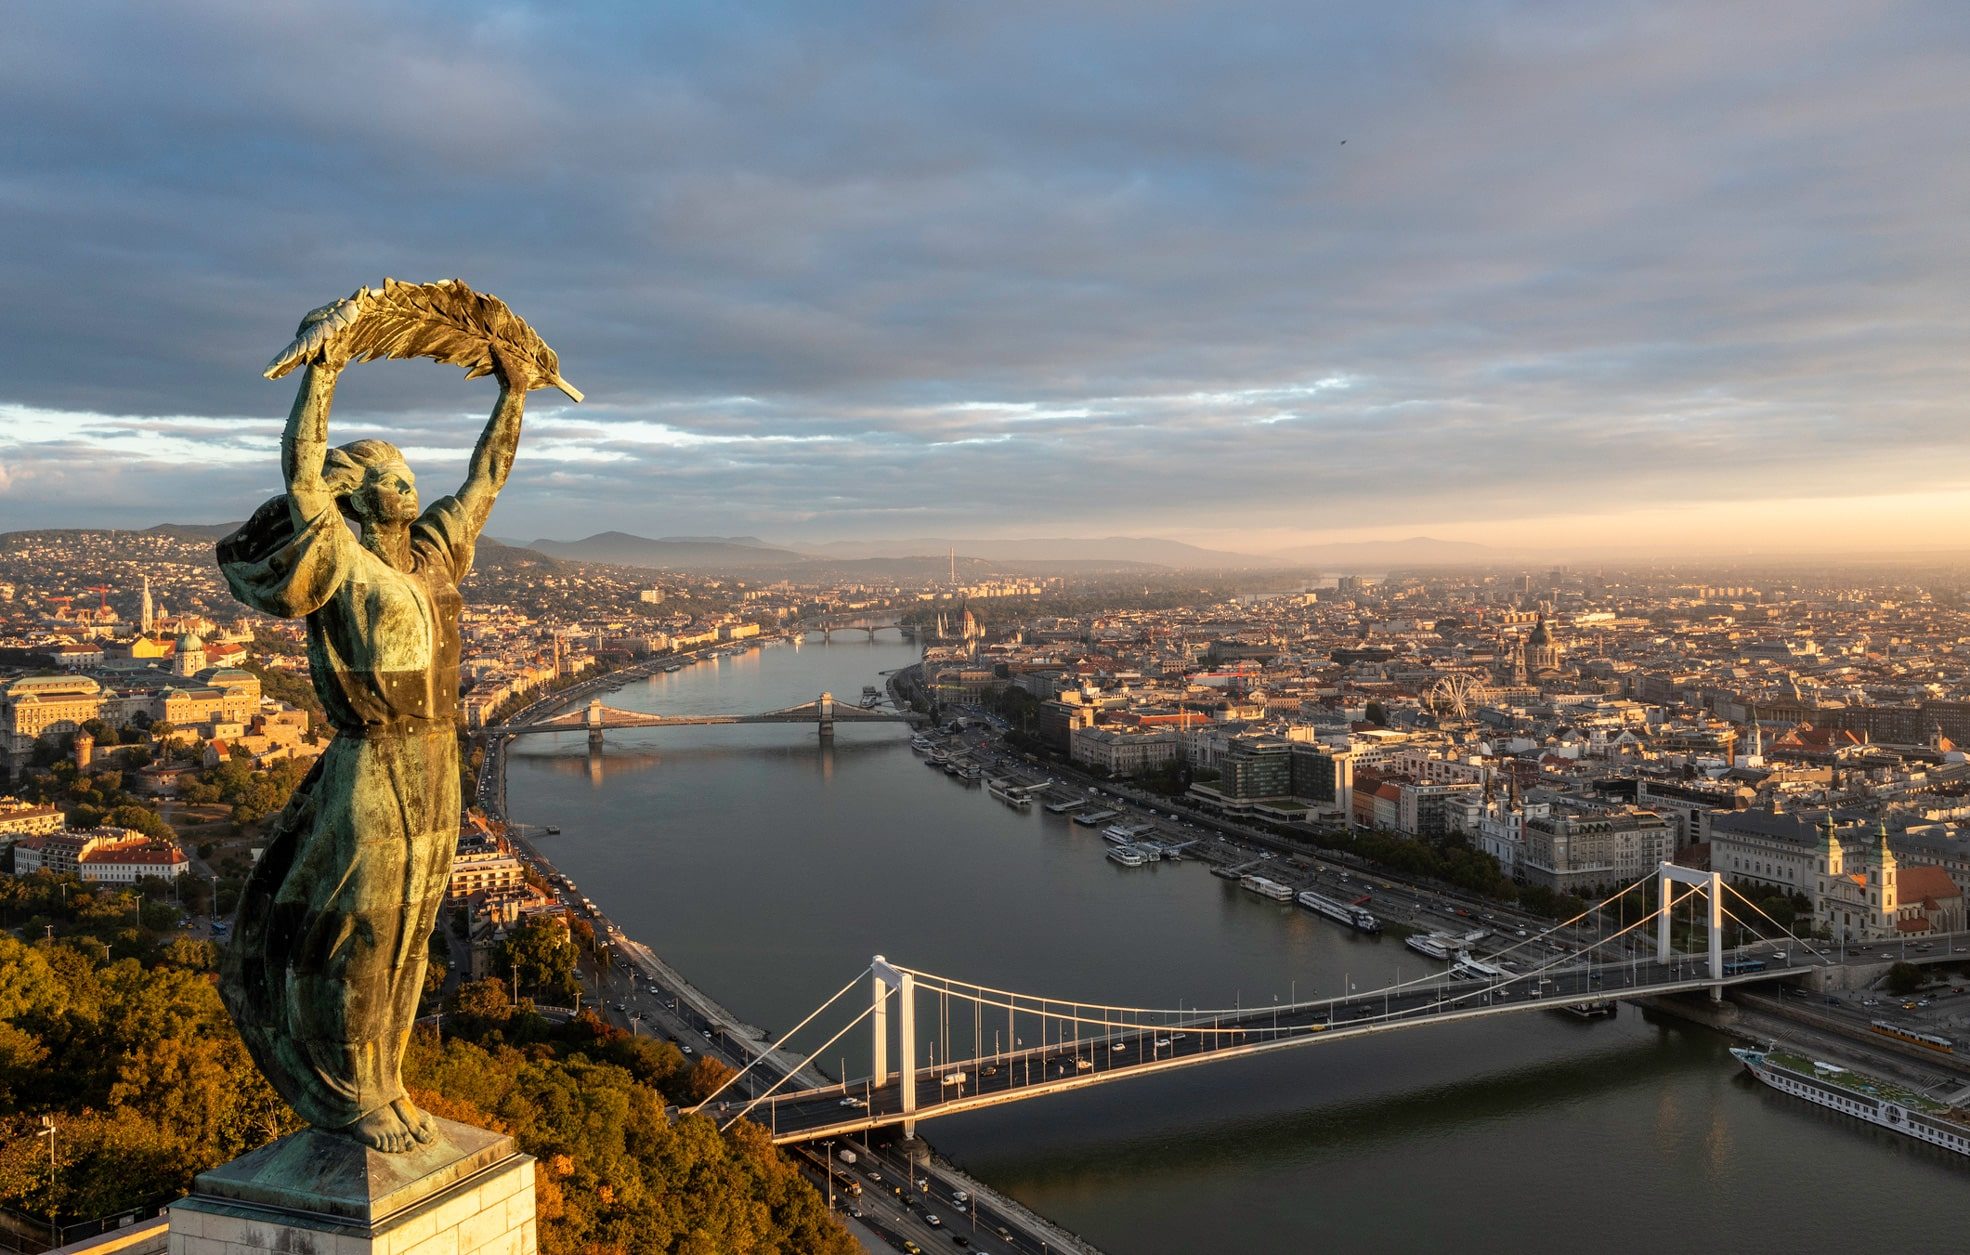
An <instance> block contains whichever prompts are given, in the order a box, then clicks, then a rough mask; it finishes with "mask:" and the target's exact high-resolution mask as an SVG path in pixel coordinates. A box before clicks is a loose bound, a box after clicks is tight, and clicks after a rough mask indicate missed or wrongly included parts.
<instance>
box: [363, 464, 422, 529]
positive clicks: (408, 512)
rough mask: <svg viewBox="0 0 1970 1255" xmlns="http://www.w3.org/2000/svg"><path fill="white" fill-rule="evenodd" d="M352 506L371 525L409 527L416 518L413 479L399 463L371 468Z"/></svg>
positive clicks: (414, 477) (415, 497)
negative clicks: (388, 524) (404, 524)
mask: <svg viewBox="0 0 1970 1255" xmlns="http://www.w3.org/2000/svg"><path fill="white" fill-rule="evenodd" d="M354 504H355V507H356V513H357V514H359V515H361V516H362V517H363V518H364V519H366V520H367V521H369V522H371V523H409V522H411V521H412V520H414V519H416V518H417V477H416V476H415V475H412V474H411V473H410V467H408V466H405V465H404V464H403V463H402V462H392V463H386V464H385V465H383V466H375V467H371V468H370V471H369V474H368V475H366V476H364V477H363V486H362V487H361V488H358V489H357V490H356V493H355V497H354Z"/></svg>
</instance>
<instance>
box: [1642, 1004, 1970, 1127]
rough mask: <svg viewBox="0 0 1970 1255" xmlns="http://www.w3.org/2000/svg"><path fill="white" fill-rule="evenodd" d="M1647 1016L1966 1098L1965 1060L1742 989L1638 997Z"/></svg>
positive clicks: (1968, 1072) (1968, 1073) (1968, 1067)
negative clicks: (1720, 995)
mask: <svg viewBox="0 0 1970 1255" xmlns="http://www.w3.org/2000/svg"><path fill="white" fill-rule="evenodd" d="M1635 1004H1636V1005H1637V1006H1638V1007H1640V1008H1641V1010H1642V1012H1643V1014H1644V1015H1646V1016H1651V1017H1663V1018H1667V1019H1673V1020H1678V1021H1681V1022H1683V1023H1686V1024H1691V1025H1694V1026H1696V1027H1698V1028H1702V1029H1707V1030H1709V1031H1710V1032H1713V1033H1716V1034H1718V1035H1719V1036H1722V1037H1728V1038H1730V1039H1731V1040H1733V1041H1740V1042H1744V1043H1746V1044H1747V1045H1752V1046H1757V1047H1759V1048H1761V1049H1762V1048H1765V1047H1768V1046H1771V1045H1773V1044H1775V1043H1776V1044H1778V1045H1782V1046H1790V1047H1793V1048H1794V1049H1799V1050H1806V1051H1810V1052H1811V1053H1812V1054H1814V1055H1815V1056H1816V1057H1818V1058H1822V1059H1825V1060H1827V1061H1828V1062H1831V1063H1837V1064H1839V1065H1840V1066H1842V1067H1846V1068H1850V1069H1852V1070H1854V1071H1858V1072H1865V1073H1872V1074H1875V1075H1879V1076H1883V1077H1888V1078H1891V1079H1894V1080H1897V1081H1900V1082H1902V1083H1904V1084H1907V1085H1910V1086H1913V1087H1915V1088H1916V1089H1919V1090H1922V1091H1924V1092H1928V1093H1933V1094H1938V1095H1954V1096H1955V1100H1957V1101H1963V1100H1966V1099H1970V1060H1964V1059H1960V1058H1957V1057H1955V1056H1953V1055H1944V1054H1935V1053H1931V1052H1927V1051H1920V1050H1916V1049H1914V1048H1913V1047H1904V1046H1903V1045H1902V1044H1901V1043H1900V1042H1896V1041H1893V1040H1891V1039H1888V1038H1878V1037H1874V1036H1872V1035H1870V1034H1867V1033H1864V1032H1858V1031H1856V1030H1855V1029H1854V1028H1853V1027H1852V1026H1851V1025H1846V1024H1842V1023H1841V1022H1840V1021H1838V1020H1836V1019H1834V1018H1833V1017H1831V1016H1823V1015H1816V1014H1814V1013H1813V1012H1811V1011H1810V1010H1802V1009H1800V1008H1796V1007H1793V1006H1789V1005H1787V1004H1785V1002H1784V1000H1783V999H1774V998H1767V997H1765V996H1763V995H1761V994H1754V993H1750V992H1749V991H1746V990H1738V989H1734V990H1730V991H1728V992H1727V993H1726V995H1725V1000H1724V1001H1723V1002H1721V1003H1713V1002H1711V1001H1710V1000H1709V999H1708V998H1707V997H1703V996H1701V995H1673V996H1668V997H1660V998H1638V999H1636V1000H1635Z"/></svg>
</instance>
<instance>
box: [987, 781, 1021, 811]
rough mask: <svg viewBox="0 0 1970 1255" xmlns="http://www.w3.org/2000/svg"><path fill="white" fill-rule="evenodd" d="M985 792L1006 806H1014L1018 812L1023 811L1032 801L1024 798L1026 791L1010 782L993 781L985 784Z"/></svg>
mask: <svg viewBox="0 0 1970 1255" xmlns="http://www.w3.org/2000/svg"><path fill="white" fill-rule="evenodd" d="M985 791H986V792H987V793H990V794H991V795H992V796H993V797H995V798H997V799H999V800H1000V801H1001V802H1004V803H1005V804H1006V805H1007V806H1016V807H1018V808H1019V809H1020V810H1025V809H1026V808H1027V807H1029V806H1031V805H1032V804H1033V799H1032V798H1030V797H1027V796H1026V791H1025V790H1024V789H1022V788H1021V787H1020V786H1019V785H1016V784H1014V783H1013V782H1012V781H1010V780H993V781H991V782H989V783H988V784H986V786H985Z"/></svg>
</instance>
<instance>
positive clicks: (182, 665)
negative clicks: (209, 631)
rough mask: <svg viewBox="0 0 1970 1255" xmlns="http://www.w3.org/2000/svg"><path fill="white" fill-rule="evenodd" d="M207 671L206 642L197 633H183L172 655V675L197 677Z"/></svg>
mask: <svg viewBox="0 0 1970 1255" xmlns="http://www.w3.org/2000/svg"><path fill="white" fill-rule="evenodd" d="M203 670H205V641H204V640H203V639H201V638H200V636H199V634H198V633H196V632H182V633H180V634H179V636H178V646H177V649H176V650H174V651H173V653H172V655H171V674H172V675H179V676H192V675H197V674H198V673H199V672H201V671H203Z"/></svg>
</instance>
